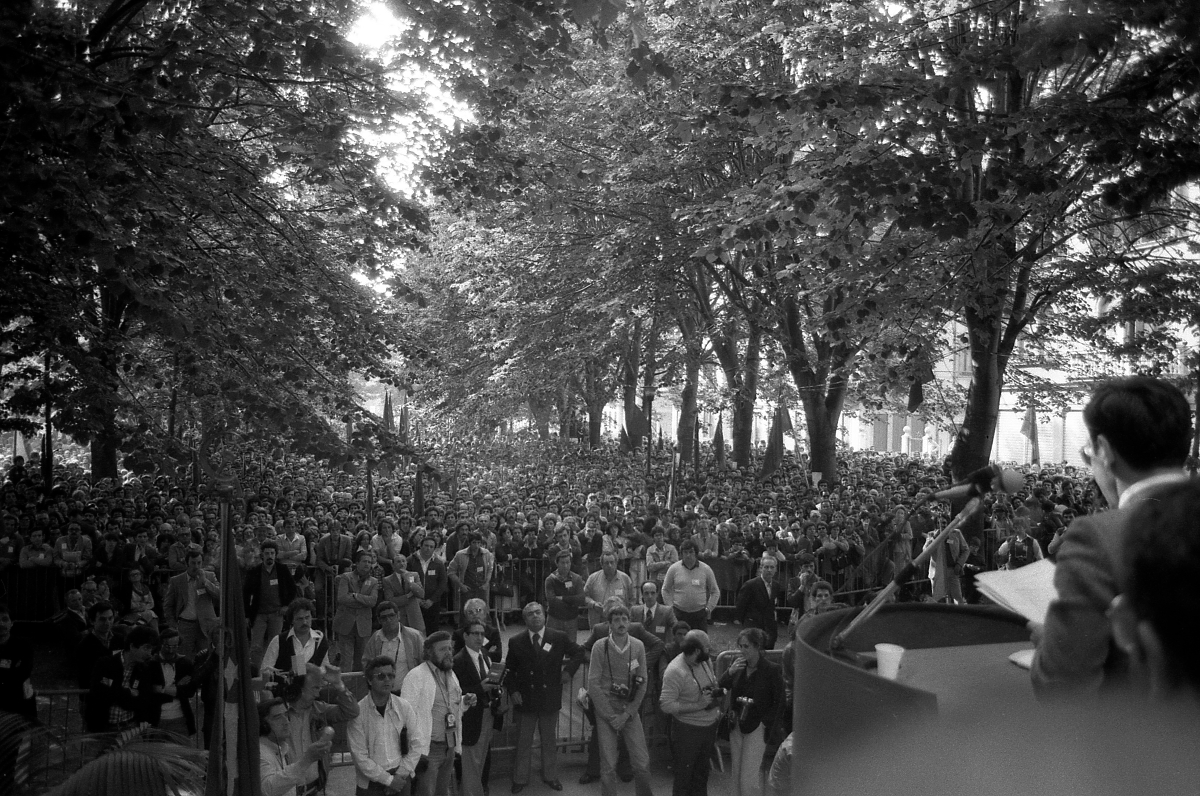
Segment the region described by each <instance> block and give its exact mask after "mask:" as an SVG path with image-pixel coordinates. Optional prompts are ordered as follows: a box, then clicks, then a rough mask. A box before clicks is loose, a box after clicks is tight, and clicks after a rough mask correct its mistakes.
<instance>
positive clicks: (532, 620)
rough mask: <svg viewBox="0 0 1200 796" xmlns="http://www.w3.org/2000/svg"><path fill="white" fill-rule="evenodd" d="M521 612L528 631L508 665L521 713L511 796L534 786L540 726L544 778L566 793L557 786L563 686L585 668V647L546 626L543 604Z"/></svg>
mask: <svg viewBox="0 0 1200 796" xmlns="http://www.w3.org/2000/svg"><path fill="white" fill-rule="evenodd" d="M522 613H523V614H524V616H525V627H526V628H527V631H526V632H525V633H519V634H517V635H516V636H513V638H512V640H511V641H510V642H509V643H508V657H507V659H506V660H505V663H506V665H507V668H508V672H509V675H508V676H509V680H508V684H509V685H508V687H509V693H510V694H511V696H512V704H513V709H514V710H515V711H516V714H517V759H516V762H515V763H514V766H513V785H512V792H513V793H520V792H521V791H522V790H523V789H524V788H525V786H526V785H528V784H529V773H530V769H531V766H532V759H531V758H532V752H533V731H534V728H535V727H536V728H537V731H538V734H539V735H540V736H541V742H542V779H543V780H545V782H546V784H547V785H549V786H550V787H551V788H552V789H553V790H562V783H561V782H559V781H558V746H557V742H556V738H557V732H558V712H559V710H561V709H562V691H563V683H569V682H570V681H571V679H572V677H574V675H575V670H576V669H578V668H579V667H580V665H581V664H582V663H583V660H584V652H583V647H580V646H579V645H578V644H576V643H575V640H574V639H572V638H570V637H569V636H567V634H566V633H563V632H561V631H558V630H552V629H550V628H547V627H546V613H545V611H544V610H543V609H542V606H541V604H540V603H529V604H528V605H526V606H525V609H524V610H523V611H522ZM560 673H561V674H560Z"/></svg>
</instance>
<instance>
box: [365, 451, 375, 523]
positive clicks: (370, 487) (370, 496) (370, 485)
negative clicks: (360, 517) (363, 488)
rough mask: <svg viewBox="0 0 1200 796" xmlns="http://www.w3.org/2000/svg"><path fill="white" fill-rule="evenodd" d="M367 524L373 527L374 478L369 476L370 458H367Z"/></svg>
mask: <svg viewBox="0 0 1200 796" xmlns="http://www.w3.org/2000/svg"><path fill="white" fill-rule="evenodd" d="M367 525H370V526H371V527H372V528H374V527H375V480H374V479H373V478H372V477H371V460H370V459H367Z"/></svg>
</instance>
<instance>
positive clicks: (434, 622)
mask: <svg viewBox="0 0 1200 796" xmlns="http://www.w3.org/2000/svg"><path fill="white" fill-rule="evenodd" d="M436 549H437V538H436V537H435V536H434V535H433V534H427V535H426V536H425V538H424V539H422V540H421V546H420V547H419V548H418V551H417V553H416V555H413V556H410V557H409V559H408V570H409V571H410V572H417V573H420V574H418V576H417V577H419V578H421V585H423V586H424V587H425V599H423V600H421V617H422V618H423V619H424V620H425V633H426V634H430V633H433V632H434V631H436V630H437V629H438V628H439V627H441V624H442V596H443V595H444V594H445V593H446V584H447V583H448V582H449V579H448V578H447V576H446V564H445V563H444V562H443V561H441V560H440V559H438V558H437V557H436V556H434V554H433V551H434V550H436Z"/></svg>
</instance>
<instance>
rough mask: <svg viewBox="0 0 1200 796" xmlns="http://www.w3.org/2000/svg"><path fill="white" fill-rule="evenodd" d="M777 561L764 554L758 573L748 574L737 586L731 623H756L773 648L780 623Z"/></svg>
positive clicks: (780, 591) (751, 625)
mask: <svg viewBox="0 0 1200 796" xmlns="http://www.w3.org/2000/svg"><path fill="white" fill-rule="evenodd" d="M778 569H779V562H778V561H776V560H775V559H774V558H769V557H767V556H764V557H763V559H762V560H761V561H760V562H759V564H758V577H755V578H751V579H750V580H748V581H746V582H745V583H743V584H742V588H740V589H739V590H738V596H737V608H736V610H735V611H734V614H733V616H734V619H733V621H734V624H744V625H745V626H746V627H757V628H759V629H760V630H762V632H763V633H765V634H766V635H767V647H766V648H767V649H769V650H770V649H775V640H776V639H777V638H779V624H778V621H777V618H776V616H775V609H776V607H777V606H778V605H779V603H780V601H781V599H782V598H783V590H782V589H780V588H779V584H778V583H776V582H775V573H776V572H777V571H778Z"/></svg>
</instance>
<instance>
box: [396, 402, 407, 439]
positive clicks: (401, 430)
mask: <svg viewBox="0 0 1200 796" xmlns="http://www.w3.org/2000/svg"><path fill="white" fill-rule="evenodd" d="M397 433H398V434H399V435H400V441H401V442H403V443H405V444H406V445H407V444H408V402H407V401H406V402H404V403H402V404H400V423H399V426H398V428H397Z"/></svg>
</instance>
